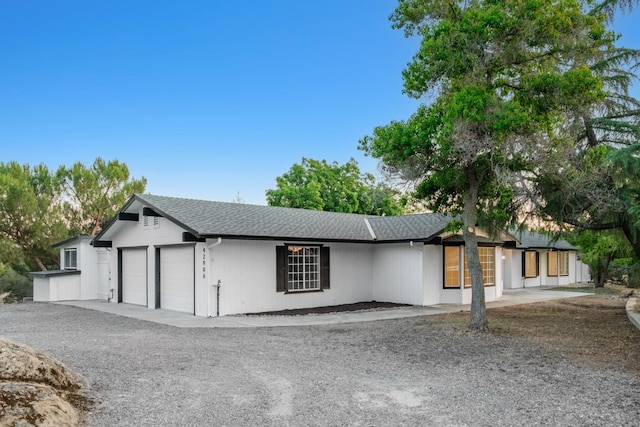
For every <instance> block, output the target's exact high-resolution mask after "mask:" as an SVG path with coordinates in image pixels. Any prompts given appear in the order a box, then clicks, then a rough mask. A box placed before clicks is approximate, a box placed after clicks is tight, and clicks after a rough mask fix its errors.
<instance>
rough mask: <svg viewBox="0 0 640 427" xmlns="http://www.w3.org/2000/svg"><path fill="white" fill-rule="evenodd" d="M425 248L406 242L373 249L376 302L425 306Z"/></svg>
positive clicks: (374, 295) (374, 298)
mask: <svg viewBox="0 0 640 427" xmlns="http://www.w3.org/2000/svg"><path fill="white" fill-rule="evenodd" d="M423 246H424V245H423V244H422V243H414V245H413V246H411V244H410V243H408V242H406V243H389V244H380V245H376V246H375V247H374V248H373V260H372V261H373V262H372V273H373V281H372V283H373V300H375V301H384V302H394V303H400V304H413V305H422V304H423V299H424V290H423V255H424V254H423Z"/></svg>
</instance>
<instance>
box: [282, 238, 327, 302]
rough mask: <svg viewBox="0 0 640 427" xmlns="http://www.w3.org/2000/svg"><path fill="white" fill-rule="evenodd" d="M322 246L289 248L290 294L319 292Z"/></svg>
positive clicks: (288, 275)
mask: <svg viewBox="0 0 640 427" xmlns="http://www.w3.org/2000/svg"><path fill="white" fill-rule="evenodd" d="M320 269H321V264H320V246H302V245H301V246H296V245H289V246H287V290H288V292H305V291H319V290H321V289H322V282H321V280H320Z"/></svg>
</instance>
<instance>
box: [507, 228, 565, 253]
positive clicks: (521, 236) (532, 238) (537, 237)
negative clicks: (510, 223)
mask: <svg viewBox="0 0 640 427" xmlns="http://www.w3.org/2000/svg"><path fill="white" fill-rule="evenodd" d="M511 234H513V235H514V236H515V237H516V238H518V240H520V245H519V246H518V248H521V249H527V248H531V249H534V248H538V249H539V248H549V249H577V248H576V247H575V246H573V245H571V244H570V243H569V242H567V241H566V240H561V239H557V240H554V239H553V237H552V236H548V235H546V234H542V233H537V232H535V231H529V230H522V231H511Z"/></svg>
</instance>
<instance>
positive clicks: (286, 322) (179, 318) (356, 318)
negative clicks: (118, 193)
mask: <svg viewBox="0 0 640 427" xmlns="http://www.w3.org/2000/svg"><path fill="white" fill-rule="evenodd" d="M583 295H589V294H588V293H583V292H571V291H557V290H550V289H549V288H528V289H513V290H505V291H504V293H503V296H502V297H501V298H500V299H499V300H498V301H493V302H489V303H487V308H492V307H505V306H510V305H518V304H530V303H534V302H540V301H550V300H555V299H562V298H573V297H579V296H583ZM55 304H61V305H70V306H74V307H80V308H85V309H89V310H98V311H103V312H106V313H112V314H117V315H119V316H127V317H132V318H135V319H139V320H146V321H148V322H155V323H161V324H164V325H169V326H174V327H177V328H256V327H276V326H305V325H331V324H339V323H353V322H369V321H373V320H387V319H400V318H404V317H416V316H428V315H432V314H443V313H453V312H457V311H469V309H470V306H469V305H459V304H440V305H435V306H429V307H418V306H412V307H399V308H390V309H380V310H371V311H359V312H341V313H330V314H307V315H301V316H242V315H240V316H222V317H209V318H205V317H196V316H192V315H189V314H186V313H179V312H176V311H170V310H162V309H160V310H154V309H149V308H146V307H140V306H136V305H130V304H114V303H107V302H106V301H104V300H86V301H62V302H57V303H55Z"/></svg>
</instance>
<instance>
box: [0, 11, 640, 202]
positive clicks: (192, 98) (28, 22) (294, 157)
mask: <svg viewBox="0 0 640 427" xmlns="http://www.w3.org/2000/svg"><path fill="white" fill-rule="evenodd" d="M395 5H396V1H392V0H374V1H371V0H352V1H344V0H326V1H322V2H307V1H299V0H297V1H293V0H272V1H256V0H254V1H245V2H222V1H182V2H176V1H163V0H154V1H148V0H139V1H121V0H110V1H108V2H86V1H65V0H60V1H56V2H52V1H40V0H38V1H35V0H34V1H4V2H2V3H0V40H2V42H0V94H1V95H0V161H2V162H7V161H11V160H15V161H17V162H19V163H29V164H32V165H35V164H38V163H45V164H46V165H48V166H49V167H50V168H52V169H56V168H57V167H58V166H59V165H61V164H65V165H71V164H72V163H74V162H76V161H82V162H83V163H85V164H86V165H90V164H91V163H92V162H93V160H94V159H95V158H96V157H97V156H100V157H103V158H104V159H107V160H110V159H118V160H120V161H122V162H124V163H126V164H127V165H128V166H129V168H130V170H131V172H132V175H133V176H134V177H137V178H139V177H140V176H145V177H146V178H147V179H148V186H147V191H149V192H151V193H155V194H162V195H167V196H178V197H188V198H201V199H207V200H220V201H232V200H233V199H235V197H236V195H238V194H239V196H240V197H241V198H243V199H244V200H245V201H246V202H247V203H255V204H264V203H265V197H264V192H265V190H267V189H268V188H273V187H275V178H276V177H277V176H279V175H282V173H284V172H286V171H287V170H288V169H289V168H290V167H291V165H292V164H293V163H296V162H298V163H299V162H300V161H301V159H302V157H309V158H314V159H318V160H321V159H326V160H327V161H330V162H331V161H338V162H340V163H344V162H346V161H348V160H349V159H350V158H351V157H354V158H355V159H356V160H357V161H358V163H359V164H360V168H361V169H362V170H363V171H366V172H375V171H376V161H375V160H374V159H370V158H366V157H364V156H363V154H362V153H361V152H360V151H358V150H357V146H358V140H359V139H360V138H361V137H362V136H364V135H366V134H369V133H371V131H372V130H373V128H374V127H375V126H378V125H383V124H386V123H388V122H389V121H391V120H400V119H405V118H408V117H409V116H410V115H411V114H412V113H413V112H414V111H415V109H416V107H417V106H418V103H419V102H418V101H416V100H412V99H409V98H407V97H406V96H404V95H403V94H402V79H401V70H402V68H403V67H404V65H405V64H406V63H407V62H408V61H409V60H410V58H411V56H412V55H413V53H414V52H415V50H416V47H417V41H416V40H407V39H405V38H404V37H403V34H402V32H401V31H397V30H392V29H391V28H390V23H389V21H388V16H389V14H390V13H391V12H392V11H393V9H394V7H395ZM639 18H640V13H639V12H638V11H634V12H633V13H632V14H631V15H629V16H627V17H625V18H624V19H622V20H619V21H617V23H616V28H615V29H616V30H617V31H618V32H621V33H622V34H623V39H622V41H621V44H622V45H625V46H628V47H635V48H640V30H639V29H638V27H639V25H638V23H639V22H640V19H639ZM639 86H640V85H638V84H636V88H635V89H634V95H635V96H636V97H640V91H639V90H638V87H639Z"/></svg>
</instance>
